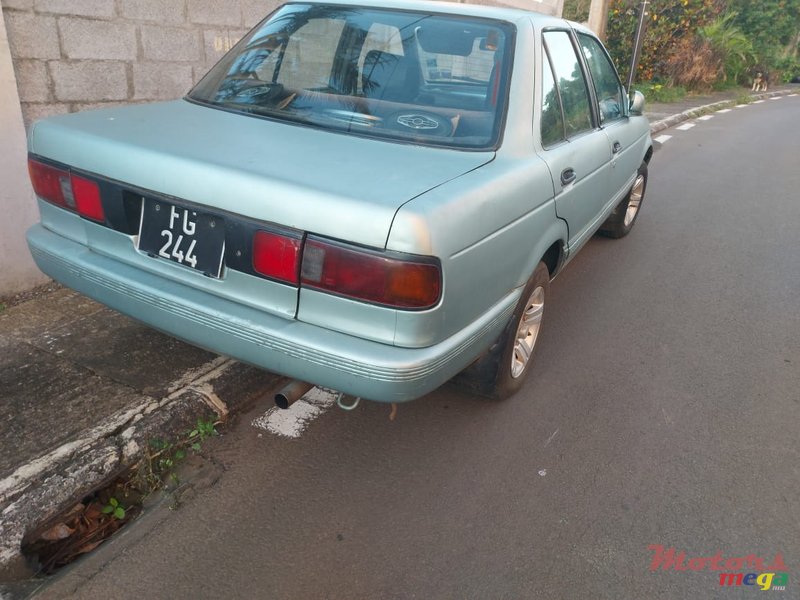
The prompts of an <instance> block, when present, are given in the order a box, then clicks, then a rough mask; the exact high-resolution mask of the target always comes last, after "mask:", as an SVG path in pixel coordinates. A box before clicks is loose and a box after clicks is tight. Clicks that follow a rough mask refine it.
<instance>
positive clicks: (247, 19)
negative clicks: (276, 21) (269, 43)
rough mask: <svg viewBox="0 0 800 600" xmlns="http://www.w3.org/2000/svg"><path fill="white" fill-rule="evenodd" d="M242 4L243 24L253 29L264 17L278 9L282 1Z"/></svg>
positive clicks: (246, 0) (244, 0)
mask: <svg viewBox="0 0 800 600" xmlns="http://www.w3.org/2000/svg"><path fill="white" fill-rule="evenodd" d="M241 2H242V24H243V25H244V26H245V27H247V28H248V29H251V28H253V27H255V25H256V24H257V23H259V22H260V21H261V20H262V19H263V18H264V17H266V16H267V15H269V14H270V13H271V12H272V11H274V10H275V9H276V8H278V7H279V6H280V5H281V4H283V2H282V1H276V0H241Z"/></svg>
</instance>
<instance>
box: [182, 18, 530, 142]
mask: <svg viewBox="0 0 800 600" xmlns="http://www.w3.org/2000/svg"><path fill="white" fill-rule="evenodd" d="M513 36H514V29H513V26H512V25H510V24H508V23H505V22H502V21H494V20H486V19H475V18H460V17H454V16H446V15H432V14H427V13H426V14H423V13H414V12H407V11H394V10H389V9H372V8H369V9H368V8H357V7H349V6H327V5H310V4H290V5H287V6H285V7H283V8H282V9H280V10H279V11H278V12H277V13H275V15H273V17H272V18H271V19H269V20H268V21H267V22H265V23H264V24H262V25H261V26H259V27H257V28H256V29H254V30H253V31H252V32H250V33H249V34H248V35H247V36H246V37H245V38H244V39H243V40H242V41H241V42H240V43H239V44H237V45H236V47H234V48H233V50H231V51H230V52H229V53H228V54H227V55H226V56H225V57H224V58H223V59H222V60H221V61H220V62H219V63H218V64H217V65H216V66H215V67H214V68H213V69H212V70H211V71H210V72H209V73H208V75H206V77H204V78H203V80H202V81H201V82H200V83H199V84H198V85H197V86H196V87H195V88H194V89H193V90H192V91H191V92H190V94H189V98H190V99H192V100H195V101H198V102H202V103H204V104H209V105H213V106H216V107H219V108H223V109H226V110H232V111H238V112H242V113H246V114H250V115H255V116H262V117H267V118H272V119H279V120H284V121H288V122H294V123H301V124H305V125H311V126H315V127H320V128H325V129H331V130H336V131H343V132H350V133H355V134H359V135H367V136H375V137H381V138H386V139H392V140H400V141H409V142H413V143H418V144H430V145H444V146H454V147H463V148H476V149H482V148H489V147H493V146H495V145H496V144H497V141H498V138H499V133H500V127H501V125H502V119H503V114H504V110H505V105H506V88H507V85H506V82H507V81H508V78H509V76H510V73H509V71H510V63H511V52H512V50H511V49H512V47H513V46H512V44H513Z"/></svg>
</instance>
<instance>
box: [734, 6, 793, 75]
mask: <svg viewBox="0 0 800 600" xmlns="http://www.w3.org/2000/svg"><path fill="white" fill-rule="evenodd" d="M728 6H729V8H730V10H731V11H732V12H735V13H736V17H735V18H734V20H733V23H734V25H736V26H737V27H739V29H741V31H742V32H743V33H744V35H745V36H747V37H748V38H749V39H750V41H751V42H752V44H753V50H754V53H755V56H756V61H757V63H758V68H761V69H767V70H771V71H779V70H785V71H787V73H786V74H787V75H788V74H791V71H792V70H794V69H797V70H798V71H800V64H798V58H800V56H798V50H799V49H800V0H728ZM754 66H755V65H754ZM794 74H797V73H794Z"/></svg>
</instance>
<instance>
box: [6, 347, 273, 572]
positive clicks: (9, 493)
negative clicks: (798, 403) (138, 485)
mask: <svg viewBox="0 0 800 600" xmlns="http://www.w3.org/2000/svg"><path fill="white" fill-rule="evenodd" d="M277 379H278V377H277V376H276V375H272V374H270V373H266V372H264V371H261V370H259V369H255V368H253V367H249V366H247V365H244V364H242V363H238V362H236V361H234V360H231V359H228V358H225V357H218V358H217V359H215V360H213V361H211V362H209V363H208V364H207V365H204V368H203V369H199V370H198V371H196V372H194V373H192V377H191V381H182V382H180V383H181V384H183V385H182V386H181V387H179V388H178V389H175V390H174V391H172V392H171V393H170V394H168V395H167V396H166V397H164V398H161V399H156V398H152V397H147V396H143V397H142V399H141V401H140V402H139V403H137V404H135V405H134V406H131V407H128V408H126V409H123V410H120V411H117V412H116V413H114V414H112V415H111V416H109V417H107V418H104V419H102V420H101V421H100V422H99V423H98V424H97V425H96V426H94V427H92V428H91V429H89V430H87V431H85V432H83V435H82V436H80V437H79V438H78V439H74V440H71V441H69V442H68V443H65V444H63V445H62V446H60V447H58V448H56V449H55V450H53V451H51V452H49V453H47V454H45V455H44V456H41V457H39V458H37V459H36V460H34V461H32V462H30V463H28V464H26V465H23V466H21V467H19V468H18V469H17V470H16V471H14V472H13V473H12V474H11V475H10V476H8V477H6V478H5V479H2V480H0V580H6V581H8V580H15V579H20V578H25V577H29V576H30V572H29V569H28V567H27V565H26V564H25V559H24V557H23V556H22V553H21V547H22V543H23V540H24V538H25V536H27V535H30V534H31V533H32V532H35V531H36V530H37V529H39V528H41V527H42V526H43V525H46V524H47V523H48V521H49V520H51V519H53V518H55V517H57V516H58V515H59V514H61V513H62V512H63V511H65V510H68V509H69V508H71V507H72V506H74V505H75V504H76V503H77V502H79V501H80V500H81V498H82V497H84V496H86V495H87V494H89V493H91V492H92V491H94V490H96V489H98V488H99V487H102V486H103V485H105V484H106V483H108V482H109V481H111V480H113V478H114V477H116V476H118V475H119V474H120V473H122V472H123V471H124V470H125V469H126V468H128V467H130V466H132V465H134V464H136V462H138V461H139V460H140V459H141V458H142V457H143V456H144V451H145V449H146V448H147V446H148V443H149V442H150V440H153V439H164V440H169V439H175V438H176V437H182V436H183V435H185V434H186V432H187V431H189V430H190V429H191V428H192V426H193V425H194V424H195V423H196V421H197V419H198V418H204V419H208V418H217V419H220V420H225V419H226V418H227V417H228V415H229V414H230V413H233V412H237V413H238V412H241V411H243V410H245V409H246V408H248V406H250V405H252V404H253V402H254V401H255V400H256V398H257V397H258V396H263V395H264V394H265V392H266V391H268V390H270V389H272V387H274V384H275V382H276V381H277ZM222 397H224V398H225V399H226V401H223V400H222Z"/></svg>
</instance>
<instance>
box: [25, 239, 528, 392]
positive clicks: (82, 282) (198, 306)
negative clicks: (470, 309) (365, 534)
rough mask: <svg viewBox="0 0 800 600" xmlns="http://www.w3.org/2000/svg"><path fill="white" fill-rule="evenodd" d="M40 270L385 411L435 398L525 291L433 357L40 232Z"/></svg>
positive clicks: (175, 330) (164, 327) (171, 330)
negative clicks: (242, 300) (385, 406)
mask: <svg viewBox="0 0 800 600" xmlns="http://www.w3.org/2000/svg"><path fill="white" fill-rule="evenodd" d="M27 238H28V245H29V247H30V250H31V254H32V255H33V258H34V260H35V261H36V264H37V265H38V266H39V268H40V269H41V270H42V271H43V272H44V273H46V274H47V275H49V276H50V277H52V278H53V279H55V280H56V281H59V282H60V283H63V284H64V285H66V286H67V287H70V288H72V289H75V290H77V291H79V292H81V293H83V294H85V295H87V296H89V297H91V298H94V299H95V300H97V301H99V302H101V303H102V304H105V305H107V306H110V307H111V308H114V309H116V310H118V311H120V312H122V313H124V314H126V315H129V316H130V317H132V318H134V319H137V320H138V321H141V322H143V323H146V324H148V325H150V326H152V327H154V328H156V329H159V330H161V331H164V332H166V333H168V334H170V335H172V336H174V337H177V338H180V339H183V340H186V341H187V342H190V343H192V344H195V345H197V346H201V347H203V348H207V349H209V350H211V351H214V352H218V353H221V354H225V355H227V356H231V357H233V358H236V359H238V360H241V361H243V362H247V363H250V364H253V365H256V366H258V367H261V368H264V369H267V370H269V371H274V372H276V373H279V374H281V375H285V376H287V377H293V378H296V379H300V380H302V381H307V382H309V383H313V384H315V385H322V386H325V387H328V388H332V389H335V390H338V391H341V392H345V393H347V394H351V395H353V396H359V397H362V398H365V399H369V400H375V401H379V402H405V401H408V400H413V399H415V398H419V397H420V396H423V395H425V394H427V393H428V392H431V391H433V390H434V389H436V388H437V387H439V386H440V385H442V384H443V383H444V382H446V381H447V380H448V379H450V378H451V377H453V375H455V374H456V373H458V372H459V371H461V370H462V369H463V368H465V367H466V366H467V365H469V364H470V363H471V362H472V361H473V360H474V359H475V358H476V357H477V356H478V355H479V354H480V353H481V352H482V351H483V350H485V349H486V348H488V346H489V345H490V344H491V342H492V341H493V340H494V339H496V338H497V336H498V335H500V333H501V332H502V329H503V327H504V326H505V324H506V323H507V321H508V319H509V318H510V317H511V313H512V312H513V309H514V306H515V304H516V300H517V296H518V294H519V290H515V291H514V292H512V293H510V294H508V295H507V296H506V297H505V298H503V300H502V301H501V302H499V303H498V304H497V305H496V306H495V307H493V309H492V310H491V311H490V312H489V313H487V314H486V315H484V316H483V317H482V318H481V319H480V320H479V321H476V322H475V323H472V324H471V325H470V326H469V327H467V328H465V329H463V330H461V331H460V332H458V333H457V334H456V335H454V336H452V337H450V338H448V339H447V340H445V341H443V342H441V343H439V344H436V345H434V346H430V347H428V348H398V347H395V346H388V345H386V344H380V343H377V342H372V341H369V340H364V339H360V338H356V337H353V336H350V335H346V334H343V333H338V332H335V331H331V330H328V329H324V328H322V327H318V326H315V325H309V324H307V323H303V322H300V321H297V320H292V319H286V318H282V317H279V316H275V315H270V314H266V313H264V312H261V311H259V310H256V309H254V308H251V307H248V306H244V305H241V304H238V303H236V302H232V301H230V300H227V299H223V298H220V297H218V296H215V295H213V294H210V293H208V292H205V291H201V290H198V289H195V288H192V287H190V286H187V285H184V284H183V283H179V282H176V281H173V280H170V279H167V278H164V277H160V276H158V275H155V274H153V273H149V272H145V271H142V270H140V269H137V268H135V267H131V266H129V265H126V264H123V263H120V262H119V261H117V260H114V259H111V258H108V257H106V256H103V255H101V254H99V253H97V252H94V251H92V250H90V249H89V248H87V247H86V246H84V245H82V244H79V243H76V242H73V241H71V240H68V239H66V238H64V237H62V236H60V235H58V234H56V233H53V232H52V231H50V230H48V229H46V228H44V227H43V226H42V225H34V226H33V227H31V228H30V229H29V230H28V233H27Z"/></svg>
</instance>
